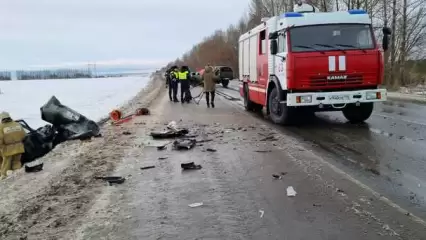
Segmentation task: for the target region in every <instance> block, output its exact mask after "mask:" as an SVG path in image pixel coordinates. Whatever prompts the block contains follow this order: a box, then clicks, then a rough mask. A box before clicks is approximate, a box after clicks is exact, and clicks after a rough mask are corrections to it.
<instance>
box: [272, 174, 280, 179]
mask: <svg viewBox="0 0 426 240" xmlns="http://www.w3.org/2000/svg"><path fill="white" fill-rule="evenodd" d="M272 177H274V178H275V179H281V176H280V175H278V174H272Z"/></svg>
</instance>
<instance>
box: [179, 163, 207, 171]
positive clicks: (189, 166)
mask: <svg viewBox="0 0 426 240" xmlns="http://www.w3.org/2000/svg"><path fill="white" fill-rule="evenodd" d="M180 167H181V168H182V169H183V170H198V169H201V168H202V167H201V165H195V164H194V162H189V163H182V164H180Z"/></svg>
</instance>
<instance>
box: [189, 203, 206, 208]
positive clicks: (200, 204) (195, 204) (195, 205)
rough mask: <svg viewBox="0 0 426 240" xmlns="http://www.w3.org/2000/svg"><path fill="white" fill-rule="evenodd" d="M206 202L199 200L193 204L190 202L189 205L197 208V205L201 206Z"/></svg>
mask: <svg viewBox="0 0 426 240" xmlns="http://www.w3.org/2000/svg"><path fill="white" fill-rule="evenodd" d="M203 205H204V204H203V203H202V202H198V203H191V204H189V205H188V206H189V207H192V208H195V207H201V206H203Z"/></svg>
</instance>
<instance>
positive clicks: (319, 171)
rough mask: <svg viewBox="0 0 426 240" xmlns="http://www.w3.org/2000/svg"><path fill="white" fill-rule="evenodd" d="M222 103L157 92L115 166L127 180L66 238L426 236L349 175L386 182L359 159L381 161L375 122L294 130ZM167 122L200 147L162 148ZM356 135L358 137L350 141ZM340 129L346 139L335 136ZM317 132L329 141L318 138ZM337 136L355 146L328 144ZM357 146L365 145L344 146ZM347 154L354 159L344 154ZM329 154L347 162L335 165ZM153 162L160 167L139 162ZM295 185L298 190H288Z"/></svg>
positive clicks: (357, 239) (413, 239)
mask: <svg viewBox="0 0 426 240" xmlns="http://www.w3.org/2000/svg"><path fill="white" fill-rule="evenodd" d="M199 91H200V90H199V89H198V90H193V95H197V93H198V92H199ZM218 91H222V89H218ZM223 91H225V92H230V94H235V92H234V93H232V90H229V89H228V90H223ZM216 106H217V107H216V108H215V109H211V108H206V104H205V101H204V100H202V101H201V102H200V105H199V106H197V105H196V104H194V103H192V104H190V105H187V104H183V105H182V104H180V103H171V102H169V101H168V99H167V97H166V96H165V95H163V96H162V97H160V99H159V100H158V102H157V103H156V104H155V105H153V106H151V108H150V110H151V112H152V115H151V116H144V117H142V118H140V119H139V120H137V121H141V122H143V123H144V124H143V125H140V126H141V128H139V129H138V130H137V131H136V132H132V133H131V136H133V137H134V141H135V142H134V143H133V144H134V146H135V148H132V149H131V150H130V151H128V152H126V153H125V157H124V158H123V162H122V163H121V164H120V167H119V168H118V169H117V170H116V172H115V173H114V175H116V176H125V177H126V182H125V183H124V184H121V185H116V186H109V187H106V188H105V189H104V190H103V192H102V193H101V194H100V195H99V197H98V199H97V200H96V202H95V204H94V205H93V207H92V209H91V210H90V211H88V214H87V215H86V216H85V218H84V220H81V222H82V224H81V225H80V227H79V228H78V231H77V233H78V234H77V237H73V238H69V239H73V240H74V239H84V240H87V239H117V240H118V239H120V240H121V239H135V240H136V239H173V240H175V239H185V240H187V239H220V240H222V239H254V240H265V239H268V240H269V239H277V240H283V239H285V240H305V239H306V240H314V239H315V240H320V239H321V240H322V239H323V240H337V239H346V240H361V239H365V240H367V239H368V240H371V239H404V240H405V239H406V240H421V239H426V232H425V231H424V229H425V225H424V223H422V222H421V221H420V222H419V221H418V219H416V218H414V217H413V216H409V215H407V214H406V212H404V211H401V210H400V209H399V210H398V209H397V208H396V207H395V206H392V204H389V203H387V202H386V201H384V200H383V199H382V198H381V197H380V195H377V194H375V193H374V192H372V191H370V190H367V189H366V188H364V187H363V186H361V184H359V183H355V182H354V181H353V180H350V179H349V177H348V176H347V175H346V174H345V172H349V173H350V175H351V176H355V177H356V178H357V179H361V180H363V182H365V181H364V180H369V181H371V182H375V183H376V185H377V186H384V185H381V184H380V183H379V180H377V179H380V178H382V177H383V176H384V173H382V172H379V173H380V175H376V174H373V173H372V172H371V170H370V171H366V170H365V169H364V168H362V167H360V166H361V163H363V164H364V165H365V166H367V165H368V164H369V165H368V166H371V167H373V166H376V167H377V168H378V169H381V168H379V167H378V166H381V165H382V163H381V162H378V163H376V164H371V163H370V162H371V160H370V159H367V160H362V161H361V159H364V158H361V157H360V155H362V154H365V153H367V152H368V151H369V148H371V147H370V145H369V144H371V143H369V142H370V141H371V142H372V141H373V140H372V138H373V137H372V136H374V133H373V132H371V131H370V130H368V128H367V129H366V128H361V130H359V128H360V127H355V126H348V125H346V124H344V123H340V122H339V121H338V120H335V119H334V120H327V118H323V117H319V120H315V121H316V122H317V123H315V124H312V125H309V127H306V128H305V127H299V128H297V127H294V128H291V129H288V128H282V127H279V126H276V125H273V124H270V123H269V122H268V121H265V120H263V119H262V118H261V117H259V116H257V115H254V114H251V115H250V114H248V113H246V112H245V111H243V110H242V109H241V106H240V103H239V101H236V100H233V101H230V100H226V99H224V98H223V97H218V99H217V100H216ZM135 121H136V120H135ZM170 121H176V122H177V125H178V126H179V127H187V128H189V129H190V133H189V135H192V136H193V137H194V138H196V139H197V140H199V143H198V144H197V146H196V147H194V148H193V149H191V150H187V151H185V150H184V151H177V150H173V149H172V148H171V145H168V146H167V147H166V149H164V150H158V149H157V148H156V146H158V145H163V144H164V143H166V142H168V141H166V142H165V141H154V140H152V139H151V138H150V137H149V136H148V134H149V132H150V131H153V130H161V129H164V128H165V125H166V124H167V123H168V122H170ZM319 124H323V127H321V126H320V125H319ZM324 128H327V131H326V130H322V129H324ZM336 129H337V130H336ZM342 129H343V130H342ZM356 129H358V130H356ZM326 132H328V133H326ZM302 133H305V137H303V135H302ZM320 133H321V134H322V135H323V136H322V137H316V135H320ZM349 133H351V134H352V136H350V137H351V138H353V139H358V140H357V141H356V144H355V143H354V144H353V145H349V143H350V142H351V141H350V140H348V139H346V138H348V136H346V135H345V134H349ZM337 136H340V139H341V140H334V142H333V139H334V137H337ZM379 136H382V135H380V134H378V135H377V137H379ZM314 138H315V139H317V141H319V140H321V138H323V139H326V140H327V141H326V140H321V141H323V142H325V143H326V144H325V143H324V144H323V145H321V146H320V145H318V144H315V143H314ZM336 141H337V142H338V143H339V144H340V145H341V146H346V145H348V146H349V147H339V148H337V147H334V148H337V149H338V150H334V151H333V150H330V148H331V146H333V144H337V143H336ZM352 142H353V141H352ZM327 144H328V145H327ZM340 145H339V146H340ZM355 145H356V146H357V148H355V147H353V146H355ZM138 146H139V147H138ZM142 146H143V147H142ZM367 146H368V147H367ZM352 148H354V149H359V148H360V149H359V150H357V152H361V153H357V154H356V152H355V150H353V151H352V152H351V153H350V154H351V155H349V154H348V153H346V152H343V151H344V150H345V151H348V150H347V149H352ZM208 149H213V150H210V151H209V150H208ZM355 155H356V156H357V158H355V157H354V156H355ZM348 156H350V157H351V159H352V158H353V161H347V160H345V159H346V158H347V157H348ZM348 158H349V157H348ZM323 159H324V160H325V161H330V162H333V163H334V165H337V163H339V162H340V163H341V165H342V166H340V165H339V166H338V167H337V168H333V167H331V166H329V165H327V163H326V162H324V160H323ZM372 159H373V158H372ZM374 159H375V158H374ZM357 161H359V163H358V164H355V163H357ZM188 162H194V163H195V164H200V165H201V166H202V168H201V169H199V170H190V171H183V170H182V169H181V164H182V163H188ZM348 162H349V163H351V164H348ZM354 162H355V163H354ZM149 166H154V168H147V169H141V167H142V168H144V167H149ZM339 169H343V170H344V172H343V171H341V170H339ZM349 170H350V171H349ZM372 171H373V172H375V171H374V170H372ZM400 171H401V172H402V171H403V170H402V167H401V169H400ZM356 173H358V174H359V175H360V177H358V176H357V175H356ZM401 174H403V173H401ZM384 182H386V183H389V181H388V180H386V181H384ZM290 186H291V187H293V188H294V189H295V191H296V192H297V194H296V196H294V197H291V196H288V195H287V188H288V187H290ZM369 186H372V185H371V184H370V185H369ZM402 187H404V185H403V186H401V188H402ZM192 204H196V205H192Z"/></svg>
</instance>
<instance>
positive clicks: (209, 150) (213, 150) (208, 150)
mask: <svg viewBox="0 0 426 240" xmlns="http://www.w3.org/2000/svg"><path fill="white" fill-rule="evenodd" d="M206 151H207V152H217V150H216V149H213V148H207V149H206Z"/></svg>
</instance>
